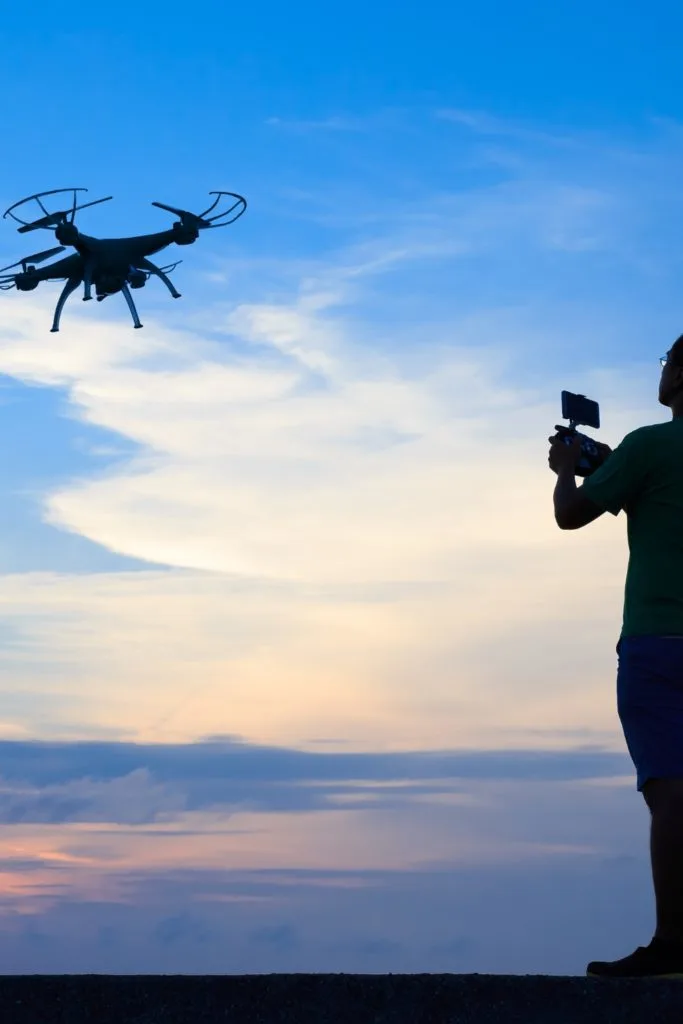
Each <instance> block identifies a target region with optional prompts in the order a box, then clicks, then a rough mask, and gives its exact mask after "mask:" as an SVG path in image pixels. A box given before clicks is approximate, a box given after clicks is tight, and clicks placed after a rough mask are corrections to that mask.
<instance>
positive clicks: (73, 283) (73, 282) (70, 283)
mask: <svg viewBox="0 0 683 1024" xmlns="http://www.w3.org/2000/svg"><path fill="white" fill-rule="evenodd" d="M82 280H83V278H82V277H81V275H80V274H79V275H78V277H70V278H68V280H67V282H66V284H65V285H64V287H63V288H62V294H61V295H60V296H59V299H58V301H57V306H56V308H55V316H54V320H53V321H52V327H51V328H50V333H51V334H54V333H55V331H58V330H59V318H60V317H61V315H62V310H63V309H64V303H65V302H66V300H67V299H68V298H69V296H70V295H71V293H72V292H75V291H76V289H77V288H78V286H79V284H80V283H81V281H82Z"/></svg>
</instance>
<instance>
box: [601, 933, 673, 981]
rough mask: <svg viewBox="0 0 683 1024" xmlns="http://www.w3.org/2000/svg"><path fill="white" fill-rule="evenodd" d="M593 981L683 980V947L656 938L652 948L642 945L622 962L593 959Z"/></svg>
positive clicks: (651, 944)
mask: <svg viewBox="0 0 683 1024" xmlns="http://www.w3.org/2000/svg"><path fill="white" fill-rule="evenodd" d="M586 974H587V975H588V977H589V978H681V979H682V980H683V945H674V944H673V943H669V942H664V941H663V940H662V939H657V938H653V939H652V941H651V942H650V945H649V946H638V948H637V949H636V951H635V953H631V954H630V956H625V957H623V959H621V960H612V961H605V960H592V961H591V962H590V963H589V964H588V967H587V968H586Z"/></svg>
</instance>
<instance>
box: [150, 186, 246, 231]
mask: <svg viewBox="0 0 683 1024" xmlns="http://www.w3.org/2000/svg"><path fill="white" fill-rule="evenodd" d="M209 195H210V196H216V198H215V199H214V201H213V202H212V204H211V206H209V207H208V209H206V210H204V212H203V213H190V211H189V210H179V209H178V208H177V207H176V206H168V205H167V204H166V203H152V206H158V207H159V209H160V210H168V211H169V213H175V214H176V215H177V216H178V217H180V220H181V223H183V224H186V225H187V226H192V227H196V228H199V230H204V229H205V228H225V227H227V226H228V224H234V223H235V221H236V220H237V218H238V217H241V216H242V214H243V213H244V211H245V210H246V208H247V201H246V199H245V198H244V196H241V195H239V193H238V192H209ZM222 196H229V197H230V199H233V200H234V202H232V203H230V201H229V200H228V209H227V210H221V211H219V212H218V213H214V215H213V217H207V216H206V215H207V213H211V211H212V210H215V208H216V207H217V206H218V204H219V203H220V202H221V198H222ZM235 211H237V212H235ZM226 218H228V219H227V220H226Z"/></svg>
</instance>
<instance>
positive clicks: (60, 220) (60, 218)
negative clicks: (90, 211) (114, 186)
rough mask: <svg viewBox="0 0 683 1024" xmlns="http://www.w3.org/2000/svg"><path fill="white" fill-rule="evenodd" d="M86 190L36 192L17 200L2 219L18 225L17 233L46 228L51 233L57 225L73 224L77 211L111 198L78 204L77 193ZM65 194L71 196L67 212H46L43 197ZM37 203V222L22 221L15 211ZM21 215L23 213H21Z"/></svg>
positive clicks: (66, 189) (22, 218)
mask: <svg viewBox="0 0 683 1024" xmlns="http://www.w3.org/2000/svg"><path fill="white" fill-rule="evenodd" d="M87 191H88V189H87V188H53V189H51V190H50V191H48V192H36V193H35V194H34V195H32V196H26V198H25V199H19V201H18V202H16V203H13V204H12V206H10V207H9V209H7V210H5V212H4V213H3V215H2V216H3V218H5V217H11V218H12V220H14V221H16V222H17V224H20V225H21V227H19V228H18V231H19V232H20V233H21V234H23V233H24V232H26V231H34V230H35V229H36V228H46V229H48V230H50V231H53V230H54V229H55V228H56V227H57V226H58V225H59V224H66V223H71V224H73V222H74V217H75V216H76V211H77V210H84V209H85V208H86V207H87V206H96V205H97V204H98V203H106V202H107V200H109V199H111V198H112V196H106V197H105V198H104V199H95V200H93V201H92V202H90V203H80V204H79V203H78V193H79V192H87ZM65 192H70V193H71V195H72V196H73V199H72V201H71V204H70V206H69V209H67V210H55V211H54V212H52V211H51V210H48V209H47V207H46V206H45V204H44V203H43V202H42V199H43V198H44V197H45V196H56V195H63V194H64V193H65ZM33 202H35V203H37V204H38V206H39V207H40V210H41V212H42V214H43V216H42V217H39V218H38V220H24V217H23V216H20V215H19V214H18V213H17V212H16V211H17V210H20V209H21V208H22V207H23V206H25V205H26V204H27V203H33ZM22 213H23V211H22Z"/></svg>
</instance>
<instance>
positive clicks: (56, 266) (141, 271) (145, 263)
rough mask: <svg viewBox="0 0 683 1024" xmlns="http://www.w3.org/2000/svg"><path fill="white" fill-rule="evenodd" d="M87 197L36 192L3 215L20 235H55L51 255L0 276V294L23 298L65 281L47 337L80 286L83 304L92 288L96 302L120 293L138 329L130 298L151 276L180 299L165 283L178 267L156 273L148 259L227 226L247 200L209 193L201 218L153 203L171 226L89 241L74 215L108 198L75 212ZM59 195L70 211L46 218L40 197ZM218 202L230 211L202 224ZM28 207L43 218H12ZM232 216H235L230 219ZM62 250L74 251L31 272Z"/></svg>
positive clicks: (158, 269) (39, 255)
mask: <svg viewBox="0 0 683 1024" xmlns="http://www.w3.org/2000/svg"><path fill="white" fill-rule="evenodd" d="M86 191H87V189H81V188H73V189H62V188H60V189H53V190H52V191H51V192H38V193H36V195H33V196H28V197H27V198H26V199H21V200H20V201H19V202H18V203H15V204H14V205H13V206H10V208H9V209H8V210H6V211H5V213H4V214H3V216H4V217H7V216H8V215H9V216H10V217H12V218H13V219H14V220H15V221H17V222H18V223H19V224H21V227H20V228H19V229H18V231H19V233H20V234H24V233H25V232H27V231H35V230H37V229H38V228H43V229H46V230H50V231H54V233H55V238H56V240H57V241H58V242H59V243H60V244H59V245H58V246H56V247H55V248H53V249H47V250H45V251H44V252H39V253H35V254H34V255H33V256H27V257H26V258H25V259H23V260H18V261H17V262H16V263H12V264H10V266H8V267H4V268H3V269H2V270H0V289H8V288H16V289H17V290H18V291H21V292H28V291H33V289H34V288H37V286H38V285H39V284H40V283H41V281H66V284H65V285H64V288H63V289H62V293H61V295H60V296H59V299H58V301H57V306H56V308H55V315H54V319H53V321H52V328H51V330H52V331H58V330H59V321H60V317H61V315H62V310H63V309H64V303H65V302H66V300H67V299H68V297H69V296H70V295H71V293H72V292H74V291H75V290H76V289H77V288H78V287H79V286H80V285H81V284H82V285H83V300H84V301H87V300H88V299H91V298H92V289H93V287H94V289H95V294H96V296H97V300H98V302H101V301H102V299H106V298H107V296H108V295H115V294H116V293H117V292H121V293H122V295H123V297H124V298H125V300H126V302H127V304H128V308H129V310H130V313H131V316H132V318H133V325H134V327H142V324H141V323H140V318H139V316H138V313H137V309H136V308H135V303H134V302H133V297H132V295H131V293H130V289H131V288H143V287H144V285H145V284H146V283H147V281H148V280H149V278H150V277H151V276H152V275H154V276H155V277H158V278H160V279H161V280H162V281H163V283H164V284H165V285H166V287H167V288H168V290H169V291H170V293H171V295H172V296H173V298H174V299H179V298H180V293H179V292H178V291H177V290H176V288H175V287H174V285H173V282H172V281H171V280H170V278H169V277H168V274H169V273H170V272H171V271H173V270H174V269H175V268H176V267H177V266H178V263H179V262H180V261H178V262H176V263H173V264H171V265H169V266H167V267H158V266H156V265H155V264H154V263H152V261H151V260H150V259H149V257H150V256H153V255H154V254H155V253H157V252H160V251H161V250H162V249H165V248H166V247H167V246H169V245H171V244H173V243H175V244H176V245H191V244H192V243H193V242H195V241H196V240H197V238H198V237H199V232H200V231H202V230H204V229H206V228H218V227H225V226H226V225H227V224H232V223H233V222H234V221H236V220H237V218H238V217H240V216H241V215H242V214H243V213H244V211H245V209H246V207H247V202H246V199H244V197H243V196H240V195H238V194H237V193H236V192H211V193H210V195H215V196H216V199H215V200H214V202H213V204H212V205H211V206H210V207H209V208H208V210H205V211H204V213H201V214H195V213H189V212H188V211H187V210H178V209H176V208H175V207H173V206H166V205H165V204H164V203H152V206H158V207H159V208H160V209H162V210H169V211H170V212H171V213H175V214H177V216H178V217H179V220H177V221H175V223H174V224H173V226H172V227H171V228H169V229H168V230H167V231H157V232H154V233H153V234H149V235H133V236H131V237H130V238H93V237H92V236H90V235H84V234H82V233H81V232H80V231H79V230H78V228H77V227H76V225H75V224H74V218H75V215H76V211H77V210H83V209H85V207H87V206H96V205H97V204H98V203H105V202H107V201H108V200H109V199H111V198H112V197H111V196H107V197H106V198H105V199H96V200H95V201H94V202H91V203H83V204H81V205H80V206H79V205H78V204H77V201H76V199H77V196H76V193H77V192H86ZM63 192H73V203H72V206H71V209H70V210H59V211H57V212H55V213H50V212H49V211H48V210H47V209H46V207H45V206H44V204H43V202H42V199H43V198H44V197H45V196H52V195H58V194H60V193H63ZM222 196H229V197H230V199H232V200H234V202H233V203H232V205H231V206H230V207H229V209H227V210H225V211H223V212H219V213H215V214H214V215H213V216H212V217H208V218H207V216H206V215H207V214H208V213H211V211H212V210H214V209H215V208H216V206H217V205H218V204H219V202H220V201H221V197H222ZM30 202H36V203H38V206H39V207H40V209H41V211H42V212H43V214H44V216H42V217H40V218H39V219H38V220H35V221H25V220H23V218H22V217H20V216H19V215H18V214H17V213H16V212H15V211H17V210H19V209H20V208H21V207H23V206H24V204H26V203H30ZM235 211H237V212H236V213H235ZM225 218H229V219H228V220H226V219H225ZM67 246H72V247H73V248H74V249H75V250H76V251H75V252H74V253H73V254H72V255H70V256H64V257H62V259H60V260H57V262H56V263H50V264H49V265H48V266H46V267H43V268H41V269H40V270H38V269H36V266H35V264H36V263H42V262H43V261H44V260H46V259H50V257H52V256H56V255H58V254H59V253H61V252H63V251H64V249H65V248H66V247H67ZM18 266H21V268H22V269H21V271H15V272H14V273H11V274H8V273H7V271H8V270H12V268H13V267H18Z"/></svg>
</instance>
